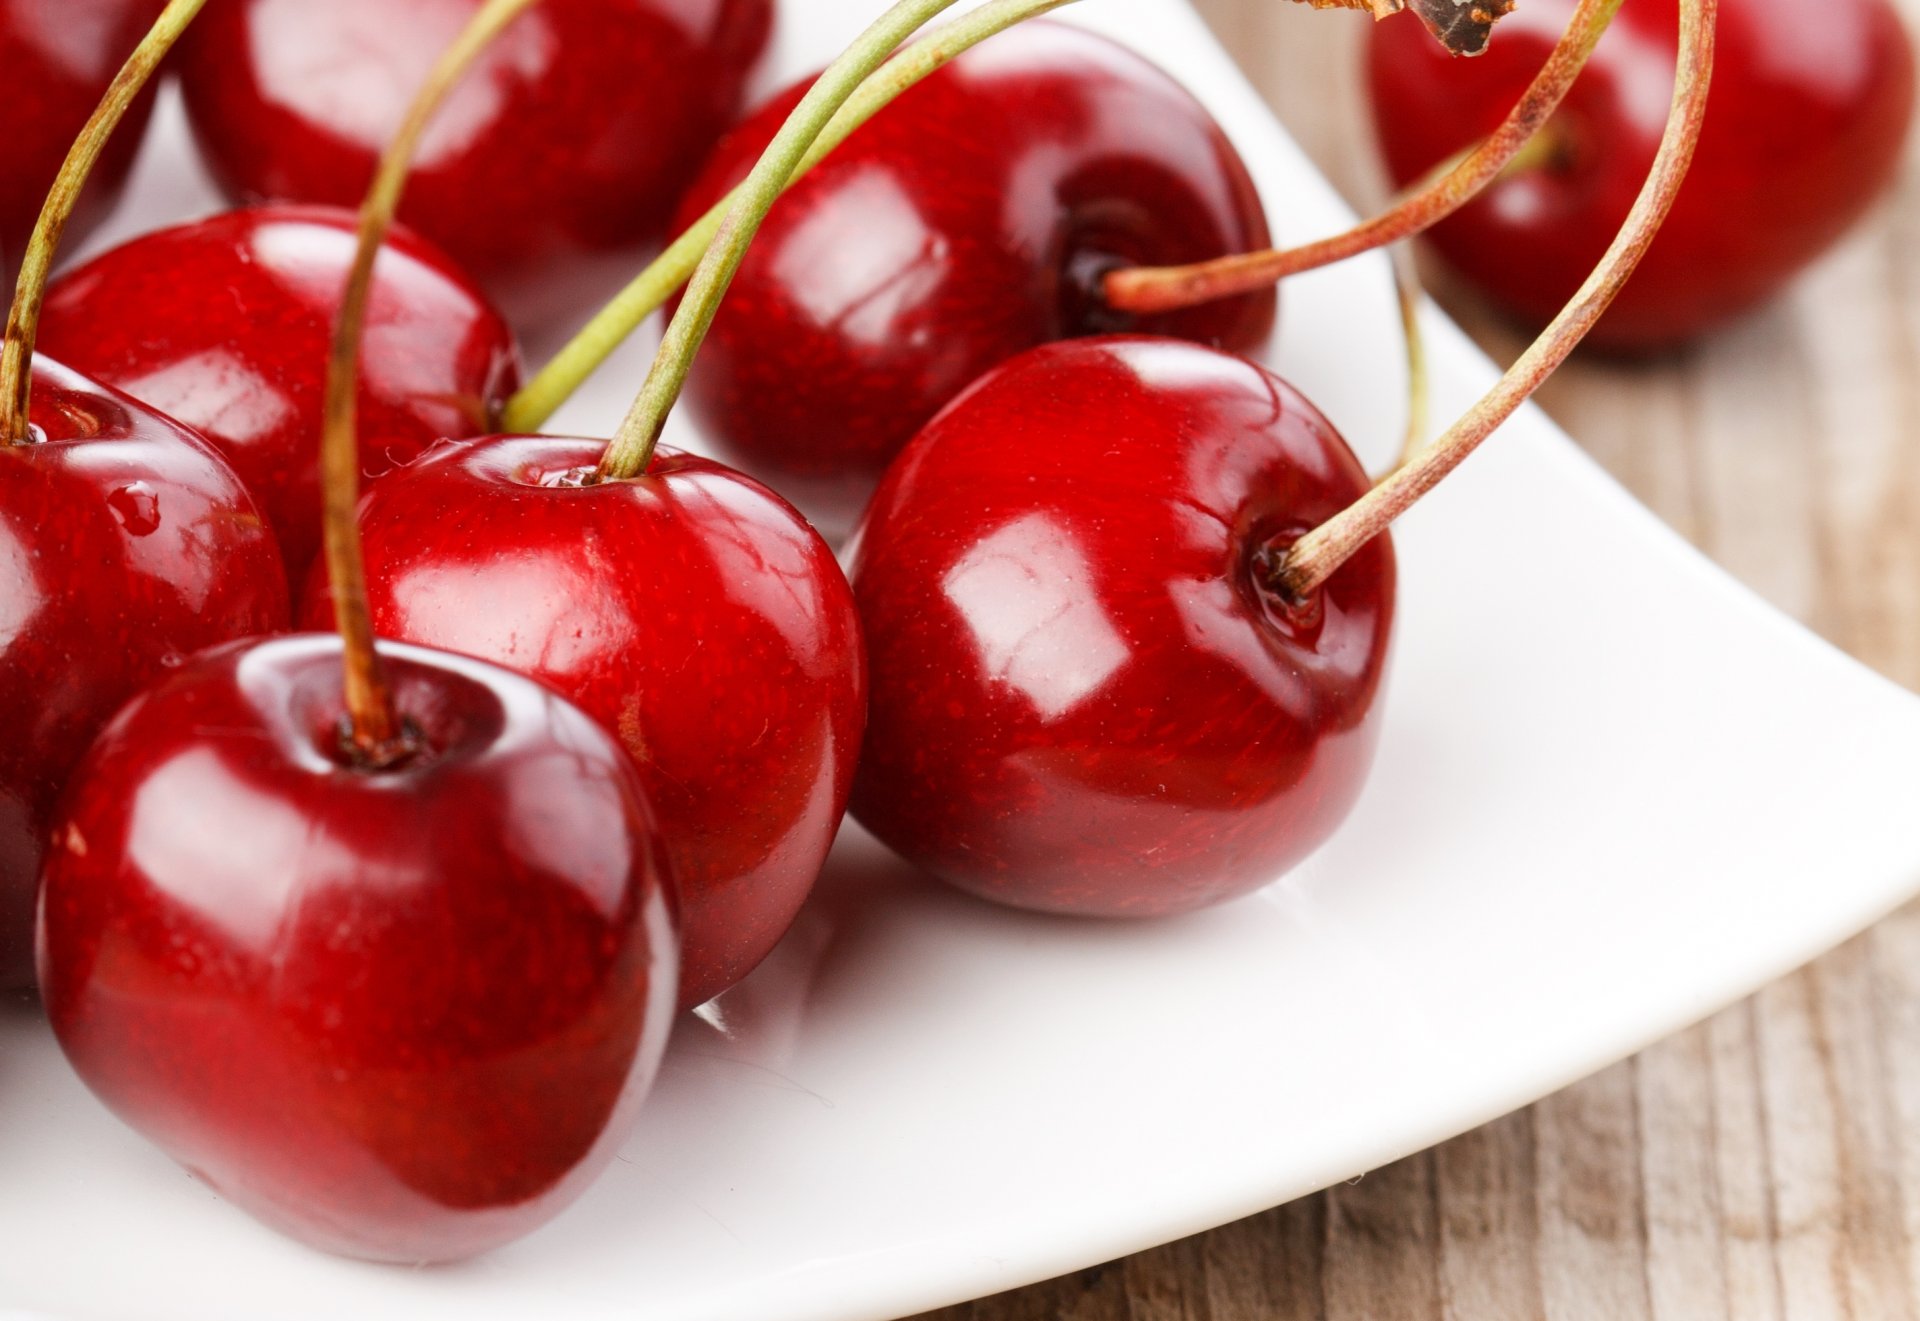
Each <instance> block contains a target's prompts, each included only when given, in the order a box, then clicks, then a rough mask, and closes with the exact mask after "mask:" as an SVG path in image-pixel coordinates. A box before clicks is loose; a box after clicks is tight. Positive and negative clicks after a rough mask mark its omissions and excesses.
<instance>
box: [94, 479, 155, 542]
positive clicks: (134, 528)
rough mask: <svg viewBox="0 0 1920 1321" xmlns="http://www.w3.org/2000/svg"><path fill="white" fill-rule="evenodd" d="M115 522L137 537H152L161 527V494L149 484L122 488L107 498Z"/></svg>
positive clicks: (134, 483) (142, 483) (133, 484)
mask: <svg viewBox="0 0 1920 1321" xmlns="http://www.w3.org/2000/svg"><path fill="white" fill-rule="evenodd" d="M107 508H108V509H110V510H112V511H113V517H114V521H116V522H117V523H119V524H120V526H121V527H123V528H125V529H126V530H127V531H129V532H131V533H132V534H133V535H134V536H136V537H145V536H150V535H151V534H153V533H154V532H156V531H158V530H159V527H160V494H159V492H157V491H155V490H154V488H153V486H152V485H151V484H150V483H148V482H133V483H131V484H130V485H127V486H122V487H120V488H118V489H117V490H115V491H114V492H113V493H112V494H111V495H109V496H108V497H107Z"/></svg>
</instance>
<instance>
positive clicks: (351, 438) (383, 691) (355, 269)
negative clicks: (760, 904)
mask: <svg viewBox="0 0 1920 1321" xmlns="http://www.w3.org/2000/svg"><path fill="white" fill-rule="evenodd" d="M538 3H539V0H488V3H487V4H486V5H485V6H484V7H482V8H481V9H480V11H479V12H478V13H476V14H475V15H474V16H473V19H472V20H471V21H470V22H469V23H468V24H467V26H466V28H465V29H464V30H463V31H462V32H461V33H460V35H459V37H457V38H456V39H455V40H454V43H453V45H451V46H449V47H448V48H447V49H446V51H445V52H444V53H442V55H441V56H440V59H439V60H438V62H436V63H435V64H434V66H433V70H432V72H430V73H429V74H428V75H427V80H426V82H425V83H423V84H422V85H421V88H420V91H419V93H418V94H417V95H416V96H415V98H414V101H413V104H412V105H411V106H410V107H408V109H407V117H406V119H404V120H403V121H402V122H401V124H400V127H399V129H398V131H396V132H395V134H394V136H393V140H392V141H391V142H390V143H389V144H388V145H387V149H386V151H385V152H384V153H383V154H382V155H381V157H380V165H379V169H378V170H377V171H376V172H375V174H374V177H373V184H372V186H371V187H370V188H369V189H368V190H367V196H366V200H365V201H364V202H362V203H361V205H360V236H359V246H358V248H357V249H356V250H355V252H354V255H353V266H352V269H351V270H350V271H349V273H348V275H347V284H346V290H345V293H344V294H343V295H342V297H341V300H340V317H339V320H337V321H336V322H335V323H334V327H333V347H332V352H331V355H330V356H329V358H328V360H327V389H326V401H325V405H324V412H323V413H322V429H321V433H320V488H321V518H322V531H323V533H324V535H325V540H326V559H327V576H328V579H329V580H330V582H331V583H332V585H333V608H334V617H335V619H336V621H337V624H338V627H339V629H340V641H341V645H342V649H343V652H344V656H343V664H342V668H343V669H344V671H345V686H346V704H347V726H348V728H347V730H346V731H345V733H346V738H347V741H348V743H349V745H350V746H349V750H350V751H351V753H352V754H353V756H354V758H355V760H356V761H357V762H358V763H359V764H360V765H362V766H364V767H367V768H369V769H375V770H377V769H380V768H382V767H386V766H392V765H395V764H396V763H398V762H400V761H403V760H405V759H406V758H407V757H408V756H410V755H411V754H412V752H413V741H412V738H411V737H410V736H409V734H408V732H407V730H406V728H405V726H404V725H403V724H402V723H401V721H400V718H399V716H398V714H397V713H396V712H395V710H394V705H393V692H392V689H391V688H390V687H389V686H388V684H387V678H386V670H385V667H384V666H383V665H382V664H381V663H380V654H379V652H377V651H376V650H375V649H374V645H373V615H372V611H371V610H369V608H368V606H367V572H366V561H365V559H364V558H363V557H362V555H361V552H360V529H359V526H358V524H357V521H356V514H357V510H358V506H359V503H360V442H359V437H358V435H357V434H356V433H357V431H358V420H357V417H356V413H357V408H356V405H357V403H358V399H359V391H360V337H361V331H362V329H363V328H364V326H365V325H366V319H367V304H368V302H369V301H370V300H371V298H372V290H373V270H374V263H375V261H376V259H377V258H378V257H379V255H380V246H381V244H383V243H384V242H385V241H386V237H387V231H388V230H389V229H390V228H392V226H393V217H394V213H395V212H396V211H398V210H399V209H400V198H401V196H402V194H404V193H405V192H406V186H407V172H408V171H409V170H410V169H411V168H412V165H413V157H414V153H415V152H416V151H417V150H418V149H419V146H420V139H421V137H422V136H423V135H424V134H425V133H426V130H427V126H428V124H429V123H431V122H432V120H433V116H434V113H435V112H436V111H437V110H438V109H439V108H440V104H441V102H443V101H444V100H445V99H446V97H447V94H448V93H449V92H451V91H452V90H453V88H454V87H455V86H456V85H457V84H458V83H459V82H460V80H461V78H462V77H464V76H465V75H466V73H467V71H468V70H469V69H470V68H472V66H473V63H474V61H475V60H477V59H478V58H479V57H480V55H481V53H482V52H484V51H485V50H486V48H487V46H488V44H489V43H491V42H492V41H493V39H494V38H495V37H497V36H498V35H499V34H500V33H501V31H502V30H503V29H505V28H506V27H507V25H508V24H510V23H512V22H513V20H514V19H516V18H518V17H520V15H521V14H522V13H524V12H525V11H527V10H528V9H530V8H532V7H533V6H534V5H536V4H538Z"/></svg>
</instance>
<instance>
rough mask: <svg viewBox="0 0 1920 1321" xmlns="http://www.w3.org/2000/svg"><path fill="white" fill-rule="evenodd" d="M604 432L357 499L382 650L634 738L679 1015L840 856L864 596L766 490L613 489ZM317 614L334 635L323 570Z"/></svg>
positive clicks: (446, 452) (739, 481) (667, 458)
mask: <svg viewBox="0 0 1920 1321" xmlns="http://www.w3.org/2000/svg"><path fill="white" fill-rule="evenodd" d="M604 447H605V442H604V441H588V440H573V439H560V438H552V437H530V436H495V437H489V438H487V439H484V440H476V441H469V442H463V443H459V444H453V445H447V446H444V447H442V448H440V449H437V450H435V451H433V452H432V453H430V454H428V455H426V456H425V457H423V458H421V459H418V460H416V461H415V462H413V463H411V464H409V465H408V466H406V467H404V468H400V469H397V470H395V471H394V472H391V473H389V474H388V475H387V476H386V477H384V478H382V479H381V480H380V481H378V482H376V483H374V484H373V485H372V486H371V487H369V488H368V491H367V494H366V496H365V498H364V500H363V501H362V503H361V512H360V533H361V538H362V542H363V544H364V546H365V551H366V561H367V573H368V597H369V603H370V605H371V607H372V616H373V624H374V628H375V631H376V632H378V633H379V634H380V635H381V636H382V637H393V638H400V639H404V640H407V641H410V642H417V643H423V644H426V645H430V646H435V647H442V648H445V649H447V650H449V651H457V652H463V653H466V654H468V655H473V656H479V657H483V658H485V659H487V660H491V661H494V662H496V663H498V664H501V665H506V666H509V667H511V668H513V669H515V670H518V671H520V672H522V673H524V674H528V675H531V676H533V677H534V678H535V679H538V680H540V681H541V682H542V683H545V684H547V685H548V686H550V687H552V688H553V689H554V690H556V691H557V692H560V693H562V694H564V695H565V696H566V697H568V698H569V699H570V700H572V701H574V702H576V703H578V704H579V705H580V706H581V707H582V708H583V709H584V710H586V711H587V712H589V713H590V714H592V715H594V716H596V717H597V718H598V719H599V720H600V722H601V723H602V724H603V725H605V726H606V727H607V728H608V729H611V730H613V731H615V732H616V733H617V734H618V736H619V738H620V741H621V742H622V743H623V744H625V746H626V748H627V750H628V751H629V752H631V753H632V754H633V757H634V761H635V763H636V764H637V765H638V766H639V768H640V777H641V781H642V783H643V784H644V785H645V787H646V791H647V795H648V798H649V800H650V801H651V802H652V804H653V806H654V809H655V812H656V814H657V815H658V817H659V820H660V825H661V829H662V833H663V835H664V838H665V839H666V842H667V851H668V854H669V856H670V858H671V860H672V863H673V870H674V877H675V881H676V883H677V885H678V887H679V895H680V903H681V914H682V925H683V928H684V938H683V939H684V953H683V957H682V969H683V970H682V981H681V997H680V998H681V1002H682V1004H683V1005H685V1006H692V1005H696V1004H700V1003H702V1002H704V1001H706V1000H709V999H711V998H712V997H713V996H715V995H717V994H719V993H720V992H721V991H723V990H725V989H726V988H727V987H729V986H731V985H733V984H734V983H735V982H737V981H738V980H739V979H740V978H741V977H743V976H745V975H746V974H747V973H748V972H749V971H750V970H752V968H753V967H754V966H755V965H756V964H758V963H759V962H760V960H761V959H762V958H763V957H764V956H765V955H766V954H767V952H768V951H769V950H771V949H772V948H773V946H774V944H775V943H776V942H777V941H778V940H779V938H780V936H781V935H782V934H783V933H784V932H785V931H786V929H787V927H788V925H789V924H790V923H791V922H792V921H793V918H794V915H795V914H796V913H797V912H798V910H799V908H800V905H801V903H802V901H803V900H805V898H806V897H807V894H808V892H809V891H810V890H811V889H812V886H813V883H814V880H815V879H816V877H817V876H818V875H819V872H820V868H821V865H822V863H823V862H824V861H825V859H826V855H827V850H828V848H829V846H830V845H831V844H832V843H833V837H834V833H835V831H836V830H837V829H838V827H839V823H840V818H841V815H842V813H843V812H844V811H845V810H846V802H847V793H848V789H849V786H850V784H851V782H852V778H853V769H854V760H855V756H856V754H857V753H858V751H859V747H860V730H861V722H862V719H863V717H864V714H865V671H864V665H863V653H862V650H861V645H860V635H859V625H858V622H857V620H856V618H855V615H854V608H853V600H852V596H851V594H850V593H849V591H848V589H847V585H846V580H845V579H844V577H843V576H842V575H841V573H840V570H839V567H838V566H837V565H836V564H835V563H834V560H833V555H832V552H831V551H829V550H828V549H827V547H826V545H825V543H824V542H822V541H821V540H820V538H819V536H818V535H816V534H815V533H814V532H813V530H812V529H811V528H810V527H808V526H807V524H806V522H805V521H804V520H803V519H802V518H801V517H800V516H799V514H798V513H796V512H795V511H794V510H793V508H792V507H791V506H789V505H788V504H787V503H786V502H785V501H784V500H782V499H780V498H779V497H778V496H776V495H774V494H773V493H772V492H771V491H768V490H767V489H766V488H765V487H763V486H761V485H760V484H759V483H758V482H756V481H754V480H752V479H751V478H748V477H743V476H741V475H740V474H738V473H736V472H733V471H732V470H730V469H728V468H725V467H722V466H721V465H719V464H717V463H714V462H712V461H710V460H707V459H702V458H697V457H695V456H692V455H688V454H679V453H674V452H671V451H666V450H663V451H661V452H659V453H658V454H657V455H656V457H655V459H654V462H653V464H652V466H651V468H650V469H649V470H648V471H647V472H646V473H645V474H644V475H643V476H640V477H637V478H634V479H632V480H630V481H610V482H599V483H594V482H593V481H592V480H591V479H592V474H593V471H594V465H595V464H596V463H597V462H598V460H599V458H600V453H601V450H602V449H603V448H604ZM302 617H303V619H304V620H305V622H306V623H307V624H308V625H310V626H318V627H325V626H326V625H328V624H330V623H331V621H332V617H333V616H332V606H331V600H330V597H329V595H328V593H327V591H326V584H325V581H324V579H316V581H315V583H314V585H313V590H312V591H310V592H309V594H308V598H307V601H306V603H305V607H304V609H303V611H302Z"/></svg>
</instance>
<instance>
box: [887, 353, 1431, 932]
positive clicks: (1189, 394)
mask: <svg viewBox="0 0 1920 1321" xmlns="http://www.w3.org/2000/svg"><path fill="white" fill-rule="evenodd" d="M1366 489H1367V479H1366V475H1365V473H1363V472H1362V471H1361V468H1360V465H1359V464H1358V462H1356V461H1355V459H1354V457H1353V455H1352V453H1351V452H1350V451H1349V450H1348V449H1347V447H1346V445H1345V443H1344V442H1343V441H1342V440H1341V439H1340V437H1339V435H1338V434H1337V433H1336V432H1335V431H1334V429H1333V427H1332V425H1331V424H1330V423H1328V422H1327V420H1326V419H1325V418H1323V417H1322V416H1321V415H1320V414H1319V413H1318V412H1317V411H1316V410H1315V409H1314V408H1313V406H1312V405H1311V404H1309V403H1308V402H1307V401H1306V400H1305V399H1303V398H1302V397H1301V396H1300V395H1299V394H1298V393H1297V392H1296V391H1294V390H1293V389H1292V388H1291V387H1290V386H1288V385H1287V384H1285V383H1284V382H1283V381H1281V380H1279V379H1278V378H1277V377H1274V376H1273V375H1271V374H1270V373H1268V372H1266V371H1265V370H1263V369H1261V368H1259V367H1256V366H1254V365H1253V364H1252V363H1249V362H1247V361H1245V360H1244V359H1241V358H1235V357H1231V356H1229V355H1227V354H1224V353H1218V352H1215V351H1213V350H1211V349H1204V348H1200V347H1197V346H1195V345H1191V344H1186V343H1182V342H1179V341H1173V340H1156V339H1147V338H1133V337H1118V338H1106V339H1089V340H1079V341H1075V342H1072V343H1067V344H1057V345H1051V346H1048V347H1044V348H1039V349H1035V350H1033V351H1032V352H1029V353H1027V354H1024V355H1022V356H1021V357H1018V358H1015V359H1014V360H1013V361H1011V362H1008V363H1006V364H1004V365H1003V366H1001V367H1000V368H998V369H997V370H995V371H993V372H992V373H990V374H989V375H987V376H986V377H984V378H982V379H981V380H980V382H979V383H978V384H976V385H975V386H974V387H973V388H972V389H970V390H969V391H967V392H966V393H965V394H963V395H961V396H960V398H958V399H956V400H955V401H954V402H953V403H952V404H951V405H949V406H948V408H947V409H946V410H945V411H944V412H942V413H941V414H940V416H939V417H937V418H935V419H934V421H933V422H932V423H931V424H930V425H929V426H928V427H927V428H926V430H924V431H922V432H921V433H920V435H919V437H918V438H916V439H915V440H914V442H913V444H912V445H911V446H910V447H909V448H908V449H907V451H906V452H905V453H904V454H902V455H901V456H900V458H899V460H898V461H897V462H896V463H895V464H894V466H893V468H892V469H891V470H890V471H889V472H888V474H887V476H886V479H885V481H884V482H883V483H882V484H881V487H880V490H879V491H878V493H876V494H875V496H874V499H873V503H872V505H871V506H869V508H868V510H867V514H866V516H865V518H864V519H863V520H862V522H861V526H860V530H859V531H858V532H857V533H856V534H855V542H854V545H853V547H852V548H851V558H852V565H853V569H852V579H853V589H854V595H855V598H856V599H857V600H858V602H859V605H860V618H861V622H862V624H863V625H864V626H865V629H866V632H867V647H868V655H869V663H870V665H871V672H872V699H871V713H870V715H869V719H868V725H867V738H866V745H865V748H864V751H863V752H862V756H861V763H860V772H859V775H858V777H857V778H856V780H855V784H854V794H853V811H854V815H855V816H856V817H858V818H859V820H860V821H861V823H862V824H864V825H865V826H867V827H868V828H869V829H870V830H872V831H873V832H874V833H875V834H876V835H878V836H879V837H880V838H881V839H883V840H885V841H886V842H887V843H888V844H889V845H891V846H892V847H893V848H894V849H896V850H898V851H899V852H900V853H901V854H902V855H903V856H905V857H907V858H908V859H910V860H911V861H913V862H915V863H918V864H919V865H920V866H921V867H924V868H925V869H926V870H928V871H930V872H932V873H933V874H934V875H936V876H938V877H940V878H941V879H943V880H946V881H949V882H951V883H952V884H954V885H957V886H960V887H961V888H963V889H967V890H972V891H974V892H975V893H978V894H981V895H984V896H986V897H988V898H991V899H996V900H999V901H1001V902H1003V903H1009V904H1014V905H1018V906H1020V907H1023V908H1036V909H1042V910H1046V911H1051V912H1061V913H1081V914H1096V915H1112V916H1145V915H1153V914H1161V913H1172V912H1180V911H1183V910H1186V909H1191V908H1196V907H1200V906H1202V905H1205V904H1211V903H1217V902H1220V901H1222V900H1225V899H1229V898H1232V897H1234V896H1236V895H1240V894H1244V893H1246V892H1247V891H1249V890H1252V889H1254V888H1256V887H1258V886H1261V885H1264V884H1266V883H1267V882H1268V881H1270V880H1272V879H1273V878H1274V877H1276V876H1278V875H1279V874H1280V873H1281V872H1283V871H1285V870H1286V869H1287V868H1289V867H1291V866H1293V865H1294V864H1295V863H1297V862H1299V861H1300V860H1301V859H1302V858H1304V857H1305V856H1306V855H1307V854H1308V853H1309V852H1311V851H1312V850H1313V849H1314V848H1315V847H1316V846H1317V845H1319V844H1320V843H1321V841H1323V840H1324V839H1325V838H1326V837H1327V836H1328V835H1329V834H1330V833H1332V831H1333V829H1334V827H1335V826H1336V825H1338V824H1339V822H1340V821H1341V819H1342V818H1343V817H1344V816H1345V815H1346V813H1347V811H1348V809H1349V808H1350V807H1351V806H1352V804H1353V801H1354V798H1355V797H1356V795H1357V794H1358V793H1359V789H1360V784H1361V781H1362V780H1363V778H1364V777H1365V775H1366V772H1367V768H1368V765H1369V763H1370V762H1371V760H1372V756H1373V747H1374V742H1375V736H1376V734H1377V732H1378V727H1379V721H1378V719H1377V718H1376V714H1377V710H1378V707H1377V705H1376V698H1377V697H1378V694H1379V691H1380V686H1381V679H1382V672H1383V669H1384V666H1385V661H1386V651H1387V644H1388V638H1389V634H1390V632H1391V628H1392V621H1393V606H1394V560H1393V552H1392V548H1391V546H1390V545H1389V543H1388V540H1387V538H1386V537H1384V536H1382V537H1378V538H1376V539H1374V540H1373V541H1372V542H1370V543H1368V544H1367V545H1366V546H1365V547H1363V548H1362V549H1361V550H1360V551H1359V553H1357V554H1356V555H1355V556H1354V557H1353V558H1352V559H1350V560H1348V561H1347V563H1346V564H1345V565H1343V566H1342V567H1341V568H1340V569H1339V571H1338V572H1336V573H1335V574H1334V575H1333V577H1332V578H1331V579H1330V580H1329V581H1328V583H1327V584H1326V586H1325V587H1324V588H1323V589H1322V590H1321V591H1320V592H1318V593H1316V594H1315V595H1314V596H1313V597H1312V598H1310V599H1309V600H1308V601H1307V602H1305V603H1304V604H1298V605H1296V604H1294V603H1291V602H1290V601H1288V600H1285V599H1282V598H1281V597H1280V596H1278V595H1277V594H1276V593H1275V592H1274V591H1273V590H1272V589H1271V588H1269V587H1268V586H1267V582H1268V576H1269V574H1271V572H1272V571H1274V570H1275V569H1277V568H1278V567H1279V561H1280V558H1281V557H1282V556H1283V555H1284V554H1285V552H1286V549H1287V547H1288V546H1290V545H1291V544H1292V542H1293V540H1294V539H1295V538H1297V537H1298V536H1299V535H1300V534H1301V533H1303V532H1305V531H1306V530H1307V529H1309V528H1311V527H1314V526H1315V525H1317V524H1319V523H1320V522H1322V521H1323V520H1325V519H1326V518H1328V517H1329V516H1330V515H1332V514H1334V513H1335V512H1337V511H1338V510H1340V509H1342V508H1344V507H1345V506H1346V505H1348V504H1349V503H1351V502H1352V501H1353V500H1354V499H1355V498H1356V497H1358V496H1359V495H1360V494H1361V492H1363V491H1365V490H1366Z"/></svg>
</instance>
